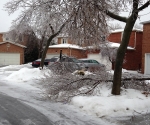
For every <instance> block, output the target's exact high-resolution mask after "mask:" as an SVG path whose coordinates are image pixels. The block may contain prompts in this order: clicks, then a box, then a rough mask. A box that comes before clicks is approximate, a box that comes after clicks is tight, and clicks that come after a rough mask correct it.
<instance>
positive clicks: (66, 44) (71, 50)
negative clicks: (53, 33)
mask: <svg viewBox="0 0 150 125" xmlns="http://www.w3.org/2000/svg"><path fill="white" fill-rule="evenodd" d="M56 41H57V45H51V46H49V48H48V51H47V55H46V58H51V57H53V56H58V55H59V54H60V50H62V54H63V55H68V56H72V57H76V58H87V55H86V50H85V49H84V48H82V47H80V46H77V45H73V44H71V40H70V39H69V38H68V37H58V39H57V40H56Z"/></svg>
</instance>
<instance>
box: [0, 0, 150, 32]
mask: <svg viewBox="0 0 150 125" xmlns="http://www.w3.org/2000/svg"><path fill="white" fill-rule="evenodd" d="M8 1H9V0H0V15H1V19H0V32H6V31H8V30H9V28H10V26H11V22H12V20H14V19H15V18H16V17H17V16H18V14H19V12H16V13H14V14H11V15H8V13H7V12H6V11H4V8H3V6H4V4H5V3H6V2H8ZM123 15H125V16H128V14H127V13H122V16H123ZM139 15H141V17H140V19H138V20H137V24H138V23H140V22H143V21H148V20H150V6H149V7H148V8H146V9H145V10H144V11H142V12H140V13H139ZM115 23H120V24H121V25H122V26H124V23H121V22H119V21H115Z"/></svg>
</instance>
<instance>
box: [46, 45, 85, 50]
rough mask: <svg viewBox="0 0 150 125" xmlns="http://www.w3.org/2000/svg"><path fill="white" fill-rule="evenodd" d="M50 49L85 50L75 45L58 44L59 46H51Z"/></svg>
mask: <svg viewBox="0 0 150 125" xmlns="http://www.w3.org/2000/svg"><path fill="white" fill-rule="evenodd" d="M49 48H71V49H80V50H84V48H83V47H80V46H78V45H74V44H57V45H51V46H49Z"/></svg>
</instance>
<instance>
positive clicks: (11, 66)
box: [0, 64, 32, 71]
mask: <svg viewBox="0 0 150 125" xmlns="http://www.w3.org/2000/svg"><path fill="white" fill-rule="evenodd" d="M24 67H28V68H32V65H31V64H24V65H9V66H5V67H1V68H0V70H1V71H15V70H19V69H21V68H24Z"/></svg>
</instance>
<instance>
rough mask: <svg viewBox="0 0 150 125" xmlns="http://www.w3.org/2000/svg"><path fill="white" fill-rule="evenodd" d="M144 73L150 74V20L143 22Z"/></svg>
mask: <svg viewBox="0 0 150 125" xmlns="http://www.w3.org/2000/svg"><path fill="white" fill-rule="evenodd" d="M142 24H143V40H142V42H143V43H142V73H145V74H150V21H146V22H143V23H142Z"/></svg>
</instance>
